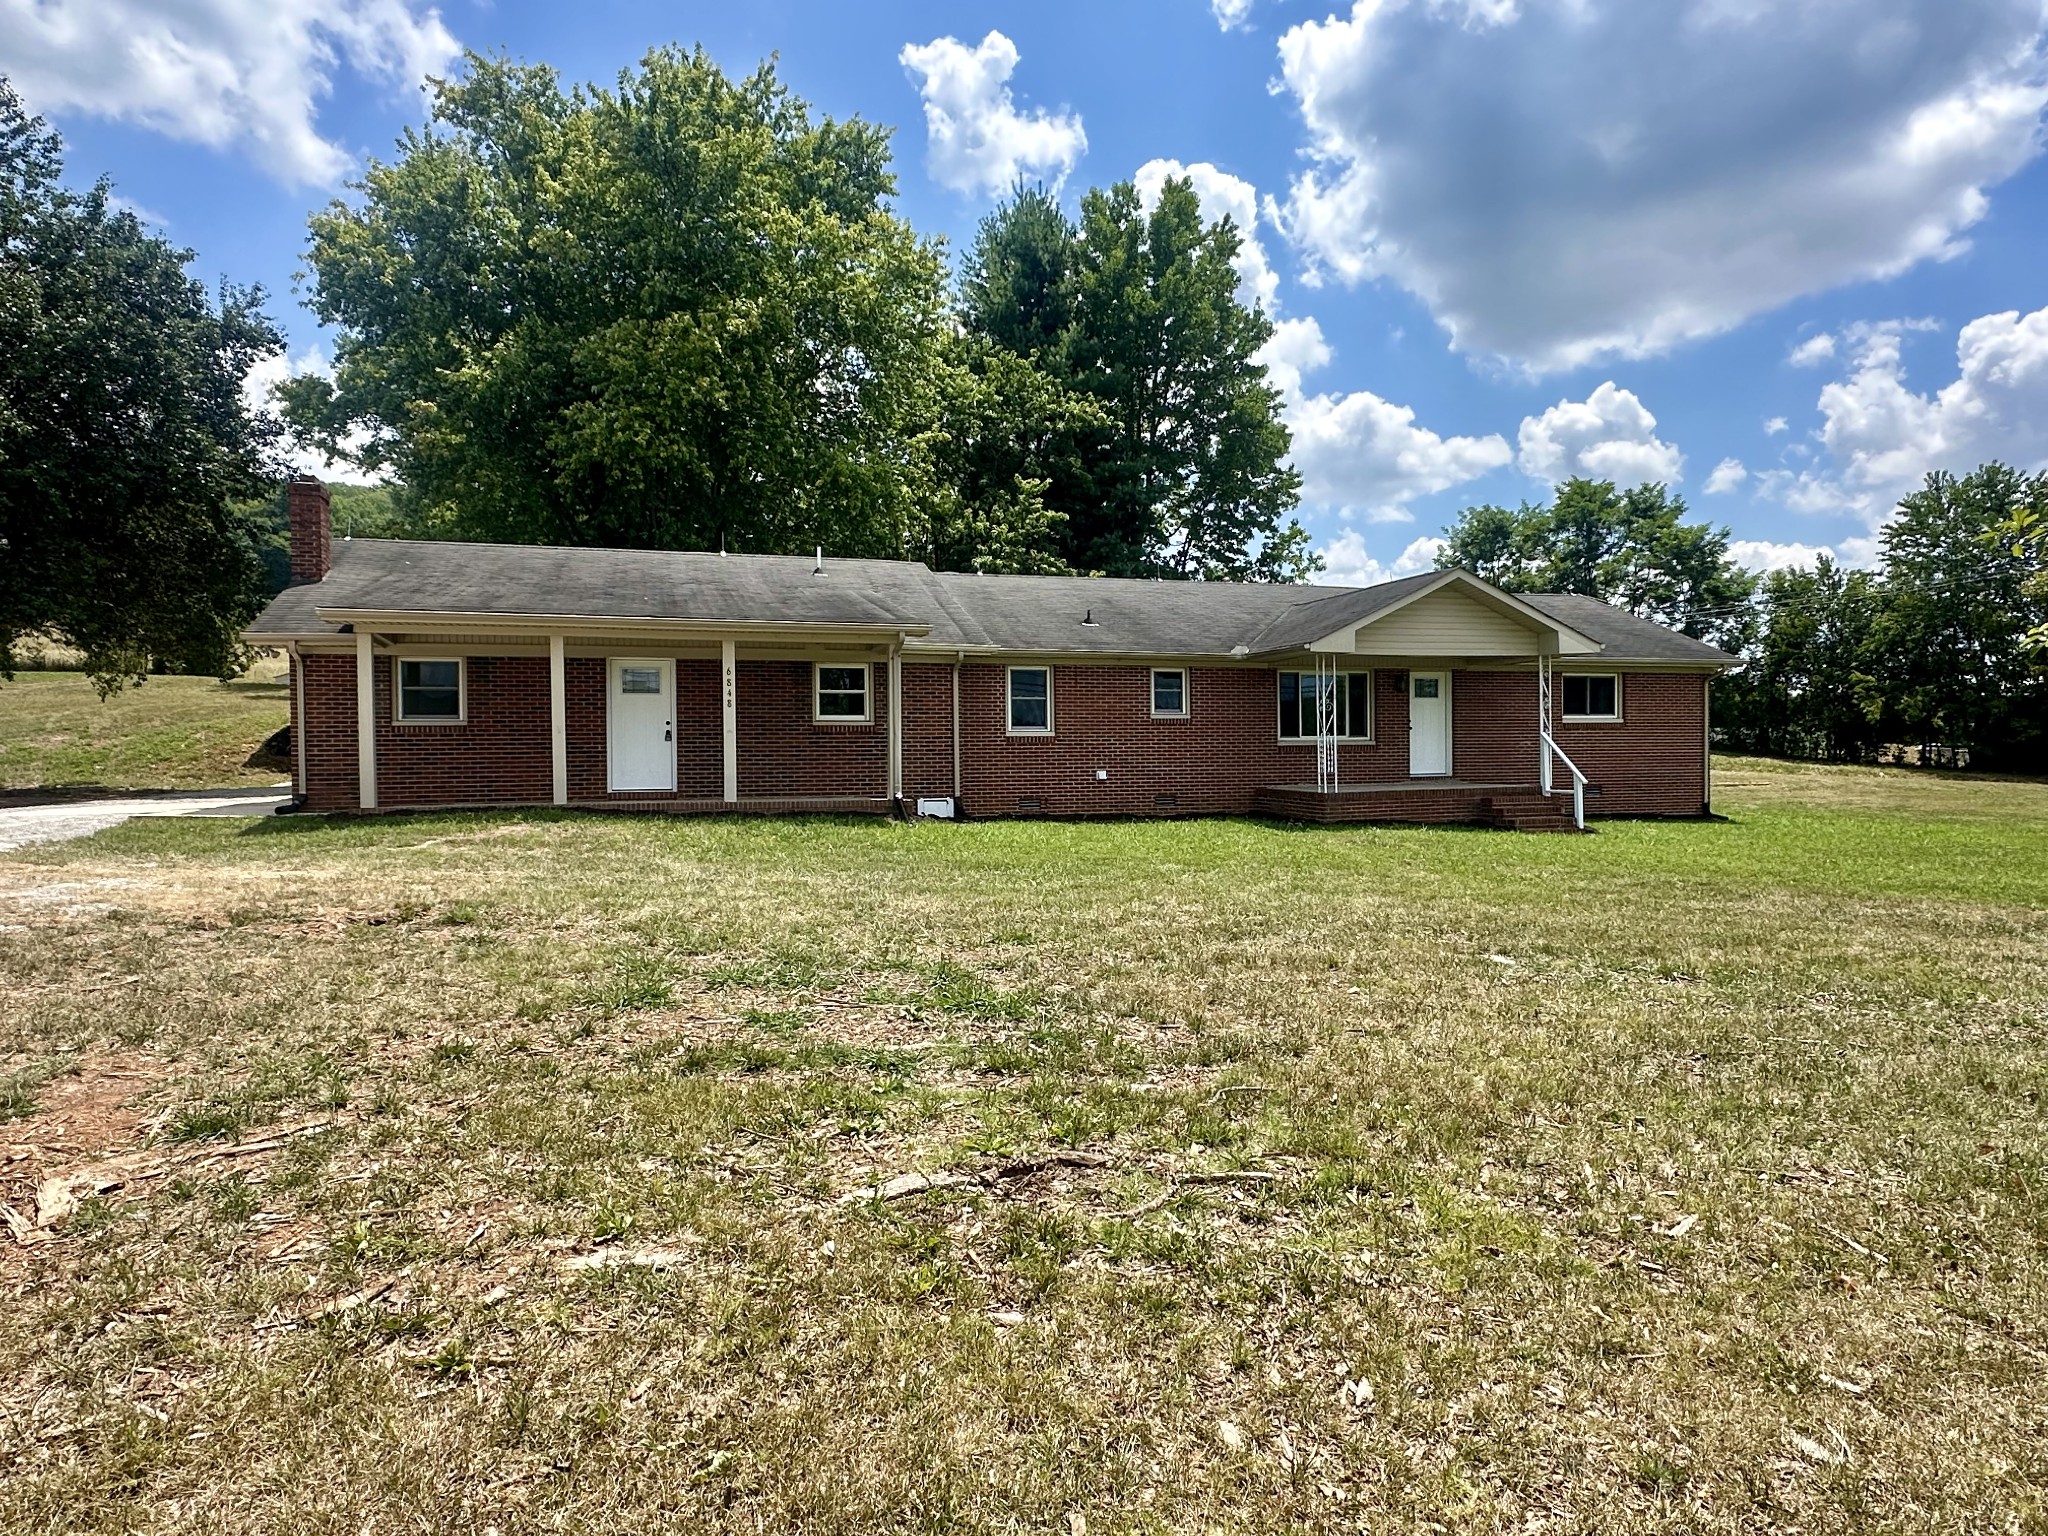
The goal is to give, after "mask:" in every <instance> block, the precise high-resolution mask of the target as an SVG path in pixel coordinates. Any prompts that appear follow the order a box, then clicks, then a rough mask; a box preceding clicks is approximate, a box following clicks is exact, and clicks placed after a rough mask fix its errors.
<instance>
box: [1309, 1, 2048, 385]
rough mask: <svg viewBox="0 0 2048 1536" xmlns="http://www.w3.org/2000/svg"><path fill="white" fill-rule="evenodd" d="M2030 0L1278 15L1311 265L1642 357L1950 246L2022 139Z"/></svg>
mask: <svg viewBox="0 0 2048 1536" xmlns="http://www.w3.org/2000/svg"><path fill="white" fill-rule="evenodd" d="M2043 32H2044V21H2043V7H2042V4H2041V0H1827V3H1825V4H1789V3H1778V4H1768V3H1764V0H1655V3H1645V0H1519V3H1518V0H1354V3H1353V5H1352V7H1351V10H1350V12H1349V14H1348V15H1333V16H1330V17H1328V18H1326V19H1324V20H1321V21H1307V22H1303V23H1301V24H1299V25H1297V26H1295V27H1293V28H1291V29H1290V30H1289V31H1288V32H1287V33H1286V34H1285V35H1284V37H1283V38H1282V40H1281V43H1280V61H1281V74H1282V84H1283V87H1284V89H1286V90H1287V91H1289V92H1291V93H1292V94H1293V96H1294V98H1295V100H1296V102H1297V103H1298V105H1299V107H1300V110H1301V113H1302V117H1303V120H1304V122H1305V125H1306V128H1307V132H1308V145H1307V147H1308V150H1309V153H1310V156H1311V160H1312V164H1311V165H1310V166H1309V168H1308V169H1306V170H1305V171H1304V172H1303V173H1302V174H1301V175H1300V176H1299V177H1298V178H1297V179H1296V180H1295V182H1294V184H1293V186H1292V188H1291V189H1290V192H1289V195H1288V196H1287V198H1286V199H1285V201H1284V204H1282V205H1281V206H1280V209H1279V212H1280V214H1281V217H1282V221H1283V226H1284V227H1285V229H1286V230H1287V231H1288V233H1289V234H1290V236H1291V237H1292V238H1293V240H1294V241H1295V242H1296V243H1297V245H1298V246H1299V248H1300V250H1301V251H1302V253H1303V255H1304V257H1305V259H1306V260H1307V261H1308V263H1309V264H1310V274H1309V275H1310V276H1312V277H1314V276H1318V275H1320V274H1330V275H1334V276H1336V277H1338V278H1340V279H1342V280H1345V281H1350V282H1355V281H1360V280H1363V279H1368V278H1379V277H1385V278H1389V279H1391V280H1393V281H1394V282H1396V283H1398V284H1400V285H1401V286H1402V287H1404V288H1406V289H1408V290H1409V291H1410V292H1412V293H1414V294H1415V295H1417V296H1418V297H1419V298H1420V299H1421V300H1422V301H1423V302H1424V303H1425V304H1427V305H1428V306H1429V308H1430V309H1431V311H1432V312H1433V313H1434V314H1435V316H1436V318H1437V320H1438V321H1439V322H1440V323H1441V324H1443V325H1444V326H1445V327H1446V328H1447V329H1448V330H1449V332H1450V334H1451V337H1452V341H1453V344H1454V345H1455V346H1457V347H1458V348H1459V349H1461V350H1463V351H1467V352H1472V353H1479V354H1491V355H1495V356H1499V357H1502V358H1506V359H1510V360H1512V361H1513V362H1515V363H1517V364H1519V365H1521V366H1523V367H1525V368H1528V369H1533V370H1552V369H1560V368H1569V367H1573V366H1576V365H1580V364H1584V363H1587V362H1589V361H1592V360H1595V359H1598V358H1601V357H1608V356H1623V357H1636V356H1643V355H1647V354H1651V353H1655V352H1660V351H1663V350H1665V349H1668V348H1670V347H1672V346H1674V345H1676V344H1678V343H1681V342H1684V341H1686V340H1688V339H1691V338H1695V337H1701V336H1709V335H1713V334H1716V333H1718V332H1721V331H1725V330H1727V329H1729V328H1730V327H1732V326H1734V325H1736V324H1738V323H1740V322H1741V321H1743V320H1744V319H1746V318H1748V317H1750V316H1752V315H1756V314H1759V313H1762V312H1764V311H1766V310H1769V309H1772V308H1774V307H1776V306H1778V305H1780V304H1783V303H1785V302H1787V301H1789V300H1791V299H1794V298H1796V297H1798V296H1800V295H1803V294H1810V293H1816V292H1820V291H1822V290H1825V289H1828V288H1832V287H1835V286H1838V285H1840V284H1842V283H1845V282H1849V281H1852V280H1856V279H1863V278H1874V277H1882V276H1887V275H1891V274H1894V273H1898V272H1900V271H1903V270H1905V269H1906V268H1908V267H1910V266H1912V265H1914V264H1915V263H1918V262H1921V261H1926V260H1929V259H1939V258H1944V257H1948V256H1952V255H1954V254H1955V253H1956V252H1957V251H1958V250H1960V249H1961V248H1962V239H1963V235H1964V232H1965V231H1967V230H1968V229H1969V228H1970V226H1972V225H1973V224H1975V223H1976V222H1977V221H1978V220H1979V219H1980V218H1982V217H1983V216H1984V213H1985V211H1986V209H1987V207H1988V190H1989V189H1990V188H1992V187H1994V186H1996V185H1997V184H1998V183H2000V182H2001V181H2003V180H2005V179H2006V178H2007V177H2009V176H2011V175H2012V174H2013V173H2014V172H2015V171H2017V170H2019V169H2020V167H2022V166H2024V165H2025V164H2027V163H2028V162H2029V161H2030V160H2032V159H2033V158H2034V156H2035V155H2036V154H2037V153H2038V152H2039V150H2040V148H2041V121H2040V120H2041V112H2042V108H2043V105H2044V103H2048V84H2044V79H2048V70H2044V68H2043Z"/></svg>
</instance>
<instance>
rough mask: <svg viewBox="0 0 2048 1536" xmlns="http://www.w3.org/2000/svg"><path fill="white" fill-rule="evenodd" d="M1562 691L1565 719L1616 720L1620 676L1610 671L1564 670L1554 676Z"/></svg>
mask: <svg viewBox="0 0 2048 1536" xmlns="http://www.w3.org/2000/svg"><path fill="white" fill-rule="evenodd" d="M1558 684H1559V686H1560V687H1562V688H1563V690H1564V717H1565V719H1567V720H1619V719H1620V718H1621V677H1620V675H1619V674H1618V673H1614V672H1567V673H1566V674H1565V675H1564V676H1563V677H1561V678H1559V679H1558Z"/></svg>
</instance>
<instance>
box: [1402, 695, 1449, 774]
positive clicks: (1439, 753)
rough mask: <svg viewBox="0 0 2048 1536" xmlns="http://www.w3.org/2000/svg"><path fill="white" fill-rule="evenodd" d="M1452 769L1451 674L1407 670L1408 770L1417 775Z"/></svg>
mask: <svg viewBox="0 0 2048 1536" xmlns="http://www.w3.org/2000/svg"><path fill="white" fill-rule="evenodd" d="M1450 771H1451V674H1450V673H1448V672H1410V673H1409V674H1408V772H1409V774H1410V775H1411V776H1413V777H1415V778H1418V779H1419V778H1426V777H1429V776H1431V775H1436V776H1439V777H1440V776H1442V775H1444V774H1447V773H1449V772H1450Z"/></svg>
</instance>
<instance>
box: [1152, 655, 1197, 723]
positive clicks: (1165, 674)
mask: <svg viewBox="0 0 2048 1536" xmlns="http://www.w3.org/2000/svg"><path fill="white" fill-rule="evenodd" d="M1187 714H1188V675H1187V673H1186V672H1184V671H1182V670H1181V669H1180V668H1179V667H1154V668H1153V669H1152V715H1153V718H1155V719H1158V720H1185V719H1186V718H1187Z"/></svg>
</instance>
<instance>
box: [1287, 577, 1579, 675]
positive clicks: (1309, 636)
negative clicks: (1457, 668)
mask: <svg viewBox="0 0 2048 1536" xmlns="http://www.w3.org/2000/svg"><path fill="white" fill-rule="evenodd" d="M1605 648H1606V647H1605V646H1604V645H1603V644H1602V642H1600V641H1599V640H1596V639H1594V638H1593V637H1592V636H1591V635H1588V634H1586V633H1584V632H1583V631H1581V630H1580V629H1578V628H1577V627H1576V626H1574V625H1571V624H1568V623H1566V622H1564V621H1563V620H1562V619H1559V618H1558V617H1556V616H1555V615H1554V614H1551V613H1547V612H1545V611H1544V610H1543V609H1541V608H1538V607H1537V606H1536V605H1535V604H1534V603H1532V602H1527V601H1524V600H1523V599H1522V598H1519V597H1517V596H1515V595H1514V594H1513V593H1510V592H1504V591H1502V590H1501V589H1500V588H1499V587H1496V586H1494V585H1492V584H1491V583H1490V582H1485V581H1481V580H1480V579H1479V578H1478V577H1477V576H1474V575H1472V574H1471V573H1469V572H1467V571H1457V570H1452V571H1435V572H1432V573H1430V574H1428V575H1426V576H1421V577H1416V578H1412V579H1411V580H1409V581H1406V582H1402V583H1398V584H1396V583H1392V582H1390V583H1387V584H1386V585H1385V586H1380V587H1365V588H1361V589H1359V590H1356V591H1348V592H1340V593H1337V594H1335V595H1333V596H1330V597H1326V598H1324V599H1322V600H1321V601H1319V602H1313V603H1308V604H1305V605H1303V606H1302V607H1301V608H1300V609H1298V610H1297V611H1295V612H1294V613H1292V614H1289V615H1287V616H1286V617H1285V618H1283V619H1281V620H1279V621H1278V622H1276V623H1274V624H1272V625H1269V626H1268V627H1267V629H1266V631H1265V632H1264V633H1263V634H1261V635H1260V636H1259V638H1258V640H1257V642H1256V643H1255V644H1254V645H1253V646H1252V648H1251V654H1253V655H1260V656H1263V655H1275V654H1280V653H1285V652H1289V651H1308V652H1310V653H1312V654H1317V655H1326V654H1336V655H1360V654H1370V655H1380V656H1459V657H1464V656H1589V655H1597V654H1599V653H1600V652H1601V651H1603V650H1604V649H1605Z"/></svg>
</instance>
